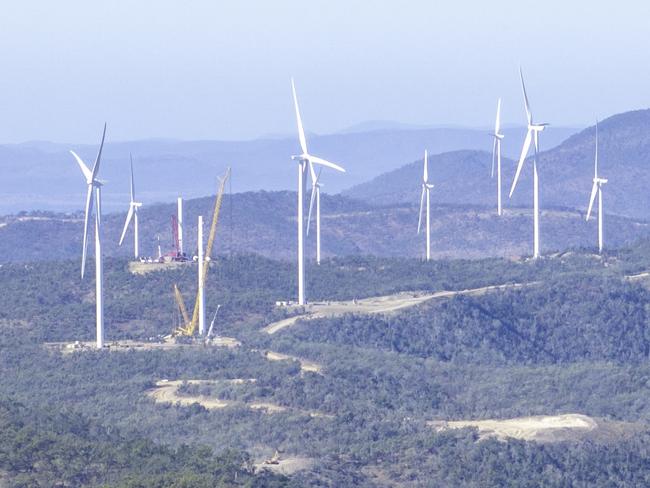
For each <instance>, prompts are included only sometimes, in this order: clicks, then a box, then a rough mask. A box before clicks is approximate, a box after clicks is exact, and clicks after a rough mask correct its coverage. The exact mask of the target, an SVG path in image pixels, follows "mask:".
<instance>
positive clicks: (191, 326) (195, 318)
mask: <svg viewBox="0 0 650 488" xmlns="http://www.w3.org/2000/svg"><path fill="white" fill-rule="evenodd" d="M229 177H230V168H228V169H227V170H226V174H225V175H224V176H223V178H220V180H221V181H220V184H219V191H218V193H217V198H216V200H215V203H214V212H213V213H212V223H211V224H210V234H209V236H208V245H207V247H206V249H205V258H206V259H205V261H204V263H203V282H202V285H203V286H204V287H205V283H206V278H207V276H208V269H209V265H210V260H209V259H208V258H209V257H210V254H211V253H212V246H213V245H214V237H215V235H216V232H217V223H218V222H219V212H220V211H221V202H222V201H223V195H224V190H225V188H226V181H227V180H228V178H229ZM174 286H175V290H174V293H176V291H177V290H178V287H177V286H176V285H174ZM178 295H179V296H180V298H181V301H182V296H181V295H180V290H178ZM176 301H177V302H178V297H177V298H176ZM179 308H180V305H179ZM186 312H187V310H186ZM181 313H182V311H181ZM184 320H185V317H184ZM198 322H199V293H198V290H197V293H196V300H195V301H194V311H193V313H192V319H191V320H187V321H186V322H185V323H186V324H187V325H186V327H184V328H180V329H178V330H177V331H176V332H177V333H179V334H183V335H188V336H191V335H194V330H195V329H196V326H197V324H198Z"/></svg>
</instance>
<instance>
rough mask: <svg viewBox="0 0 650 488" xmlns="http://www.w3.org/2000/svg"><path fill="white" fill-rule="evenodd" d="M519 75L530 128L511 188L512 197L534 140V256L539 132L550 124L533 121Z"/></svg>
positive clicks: (535, 247) (536, 248)
mask: <svg viewBox="0 0 650 488" xmlns="http://www.w3.org/2000/svg"><path fill="white" fill-rule="evenodd" d="M519 77H520V78H521V90H522V91H523V94H524V105H525V107H526V119H527V121H528V130H527V131H526V139H524V147H522V149H521V156H520V157H519V164H518V165H517V172H516V173H515V179H514V180H513V182H512V188H511V189H510V198H512V193H513V192H514V191H515V187H516V186H517V181H518V180H519V173H521V168H522V167H523V165H524V160H525V159H526V156H528V150H529V149H530V144H531V142H534V145H535V153H534V158H533V258H535V259H537V258H538V257H539V177H538V175H537V155H538V154H539V133H540V132H542V131H543V130H544V129H545V128H546V126H547V125H548V124H546V123H544V124H535V123H534V122H533V114H532V113H531V111H530V105H529V103H528V95H526V85H524V75H523V73H522V71H521V68H519Z"/></svg>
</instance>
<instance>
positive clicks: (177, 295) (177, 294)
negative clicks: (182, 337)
mask: <svg viewBox="0 0 650 488" xmlns="http://www.w3.org/2000/svg"><path fill="white" fill-rule="evenodd" d="M174 298H175V299H176V305H178V309H179V310H180V311H181V316H182V317H183V324H184V327H181V328H180V329H179V330H186V329H187V327H188V326H189V324H190V316H189V314H188V313H187V307H185V301H184V300H183V295H181V291H180V290H179V289H178V285H176V284H174Z"/></svg>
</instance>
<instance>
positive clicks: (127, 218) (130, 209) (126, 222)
mask: <svg viewBox="0 0 650 488" xmlns="http://www.w3.org/2000/svg"><path fill="white" fill-rule="evenodd" d="M132 217H133V205H129V212H128V213H127V214H126V221H125V222H124V229H122V236H121V237H120V243H119V244H118V246H121V245H122V242H123V241H124V236H125V235H126V230H127V229H128V228H129V223H130V222H131V218H132Z"/></svg>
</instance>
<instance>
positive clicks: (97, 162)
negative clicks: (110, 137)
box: [92, 122, 106, 180]
mask: <svg viewBox="0 0 650 488" xmlns="http://www.w3.org/2000/svg"><path fill="white" fill-rule="evenodd" d="M105 138H106V122H104V132H102V142H101V144H100V145H99V151H97V158H95V164H94V165H93V174H92V177H93V180H94V179H95V178H97V174H98V173H99V163H100V162H101V159H102V149H104V139H105Z"/></svg>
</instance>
